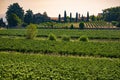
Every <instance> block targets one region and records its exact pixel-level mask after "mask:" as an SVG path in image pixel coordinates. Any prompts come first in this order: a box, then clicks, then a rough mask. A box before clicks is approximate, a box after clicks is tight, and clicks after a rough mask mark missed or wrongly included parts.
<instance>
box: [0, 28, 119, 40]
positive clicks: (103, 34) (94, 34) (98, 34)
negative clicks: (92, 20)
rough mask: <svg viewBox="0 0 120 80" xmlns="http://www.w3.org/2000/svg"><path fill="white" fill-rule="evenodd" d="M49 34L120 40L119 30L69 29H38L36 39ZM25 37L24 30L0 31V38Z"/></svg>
mask: <svg viewBox="0 0 120 80" xmlns="http://www.w3.org/2000/svg"><path fill="white" fill-rule="evenodd" d="M50 33H53V34H55V35H56V36H57V37H62V36H63V35H67V36H70V37H71V38H79V37H80V36H82V35H85V36H87V37H88V38H90V39H120V31H119V30H79V29H78V30H71V29H38V34H37V37H48V35H49V34H50ZM25 35H26V30H25V29H6V30H0V36H20V37H24V36H25Z"/></svg>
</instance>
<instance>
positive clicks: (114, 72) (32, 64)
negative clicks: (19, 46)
mask: <svg viewBox="0 0 120 80" xmlns="http://www.w3.org/2000/svg"><path fill="white" fill-rule="evenodd" d="M0 59H1V60H0V79H1V80H11V79H13V80H15V79H20V80H29V79H32V80H33V79H34V80H50V79H55V80H61V79H62V80H71V79H72V80H77V79H79V80H119V79H120V59H119V58H116V59H115V58H94V57H75V56H68V57H66V56H51V55H41V54H25V53H24V54H20V53H16V52H0Z"/></svg>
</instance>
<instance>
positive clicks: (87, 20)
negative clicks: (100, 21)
mask: <svg viewBox="0 0 120 80" xmlns="http://www.w3.org/2000/svg"><path fill="white" fill-rule="evenodd" d="M89 18H90V17H89V12H87V22H88V21H89Z"/></svg>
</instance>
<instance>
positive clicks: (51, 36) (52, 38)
mask: <svg viewBox="0 0 120 80" xmlns="http://www.w3.org/2000/svg"><path fill="white" fill-rule="evenodd" d="M48 39H49V40H54V41H56V39H57V38H56V36H55V35H54V34H52V33H51V34H50V35H49V37H48Z"/></svg>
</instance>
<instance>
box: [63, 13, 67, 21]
mask: <svg viewBox="0 0 120 80" xmlns="http://www.w3.org/2000/svg"><path fill="white" fill-rule="evenodd" d="M64 22H67V13H66V11H64Z"/></svg>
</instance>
